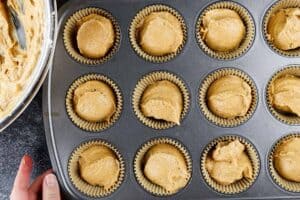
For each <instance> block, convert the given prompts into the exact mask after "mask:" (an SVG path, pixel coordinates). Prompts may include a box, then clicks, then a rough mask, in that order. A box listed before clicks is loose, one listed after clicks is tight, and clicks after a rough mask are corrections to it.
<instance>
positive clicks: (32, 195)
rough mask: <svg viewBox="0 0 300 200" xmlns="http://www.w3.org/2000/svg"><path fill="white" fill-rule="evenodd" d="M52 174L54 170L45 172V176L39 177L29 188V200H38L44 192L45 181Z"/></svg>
mask: <svg viewBox="0 0 300 200" xmlns="http://www.w3.org/2000/svg"><path fill="white" fill-rule="evenodd" d="M50 173H52V169H49V170H47V171H45V172H44V173H43V174H41V175H39V176H38V177H37V178H36V179H35V180H34V181H33V183H32V184H31V185H30V187H29V190H28V192H29V199H30V200H35V199H38V197H39V194H41V193H40V192H41V191H42V185H43V179H44V178H45V176H46V175H48V174H50Z"/></svg>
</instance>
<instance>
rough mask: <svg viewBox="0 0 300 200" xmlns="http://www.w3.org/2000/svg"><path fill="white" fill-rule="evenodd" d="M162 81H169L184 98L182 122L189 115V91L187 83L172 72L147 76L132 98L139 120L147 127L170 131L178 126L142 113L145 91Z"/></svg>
mask: <svg viewBox="0 0 300 200" xmlns="http://www.w3.org/2000/svg"><path fill="white" fill-rule="evenodd" d="M162 80H168V81H170V82H172V83H174V84H175V85H177V87H178V88H179V89H180V91H181V93H182V97H183V109H182V113H181V117H180V120H181V121H182V120H183V119H184V117H185V116H186V114H187V113H188V110H189V105H190V95H189V91H188V89H187V87H186V85H185V83H184V82H183V81H182V80H181V79H180V78H179V77H177V76H176V75H174V74H172V73H170V72H165V71H157V72H152V73H150V74H147V75H146V76H144V77H143V78H142V79H141V80H139V82H138V83H137V85H136V87H135V89H134V92H133V97H132V106H133V110H134V113H135V115H136V116H137V118H138V119H139V120H140V121H141V122H142V123H143V124H144V125H146V126H148V127H150V128H153V129H158V130H161V129H168V128H171V127H174V126H175V125H176V124H175V123H173V122H167V121H164V120H158V119H154V118H150V117H146V116H145V115H144V114H143V112H142V111H141V108H140V102H141V99H142V96H143V93H144V91H145V89H146V88H147V87H148V86H149V85H151V84H153V83H155V82H157V81H162Z"/></svg>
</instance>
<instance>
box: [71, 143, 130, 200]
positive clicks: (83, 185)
mask: <svg viewBox="0 0 300 200" xmlns="http://www.w3.org/2000/svg"><path fill="white" fill-rule="evenodd" d="M94 145H103V146H106V147H108V148H109V149H111V150H112V151H113V152H114V153H115V155H116V157H117V158H118V160H119V162H120V173H119V178H118V181H117V182H116V183H115V184H114V185H113V186H112V187H111V188H109V189H104V188H103V187H100V186H93V185H90V184H88V183H87V182H85V181H84V180H83V179H82V178H81V177H80V174H79V164H78V161H79V157H80V155H81V153H82V152H83V151H85V150H86V149H88V148H89V147H91V146H94ZM124 174H125V164H124V160H123V157H122V156H121V154H120V153H119V151H118V150H117V149H116V148H115V147H114V146H113V145H111V144H109V143H108V142H106V141H103V140H92V141H88V142H85V143H83V144H81V145H80V146H78V147H77V148H76V149H75V150H74V151H73V152H72V154H71V156H70V158H69V162H68V175H69V178H70V180H71V182H72V184H73V186H74V187H75V188H76V189H77V190H78V191H80V192H81V193H83V194H85V195H87V196H89V197H93V198H99V197H105V196H108V195H110V194H112V193H113V192H114V191H115V190H117V189H118V188H119V186H120V185H121V183H122V182H123V180H124V176H125V175H124Z"/></svg>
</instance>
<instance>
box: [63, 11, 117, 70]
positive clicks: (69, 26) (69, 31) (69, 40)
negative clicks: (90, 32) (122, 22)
mask: <svg viewBox="0 0 300 200" xmlns="http://www.w3.org/2000/svg"><path fill="white" fill-rule="evenodd" d="M90 14H97V15H101V16H104V17H106V18H108V19H109V20H110V21H111V22H112V24H113V28H114V33H115V41H114V44H113V46H112V47H111V49H110V50H109V52H108V53H107V54H106V55H105V56H104V57H102V58H97V59H92V58H87V57H84V56H83V55H81V54H80V53H79V49H78V48H77V45H76V44H77V43H76V33H77V31H78V21H79V20H81V19H82V18H84V17H86V16H88V15H90ZM120 38H121V30H120V27H119V25H118V23H117V21H116V19H115V18H114V17H113V16H112V15H111V14H110V13H109V12H107V11H106V10H103V9H101V8H92V7H91V8H85V9H81V10H78V11H77V12H75V13H74V14H73V15H72V16H71V17H70V18H69V19H68V20H67V22H66V24H65V27H64V32H63V40H64V45H65V48H66V50H67V52H68V53H69V55H70V56H71V57H72V58H73V59H74V60H76V61H77V62H79V63H82V64H86V65H98V64H103V63H105V62H107V61H108V60H109V59H111V58H112V57H113V55H114V54H115V53H116V51H117V50H118V49H119V46H120V40H121V39H120Z"/></svg>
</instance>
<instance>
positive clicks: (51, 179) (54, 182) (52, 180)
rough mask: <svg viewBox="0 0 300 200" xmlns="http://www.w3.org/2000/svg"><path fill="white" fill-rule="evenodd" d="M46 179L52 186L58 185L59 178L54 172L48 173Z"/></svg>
mask: <svg viewBox="0 0 300 200" xmlns="http://www.w3.org/2000/svg"><path fill="white" fill-rule="evenodd" d="M45 181H46V184H47V185H48V186H50V187H53V186H55V185H57V179H56V176H55V175H54V174H48V175H47V176H46V177H45Z"/></svg>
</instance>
